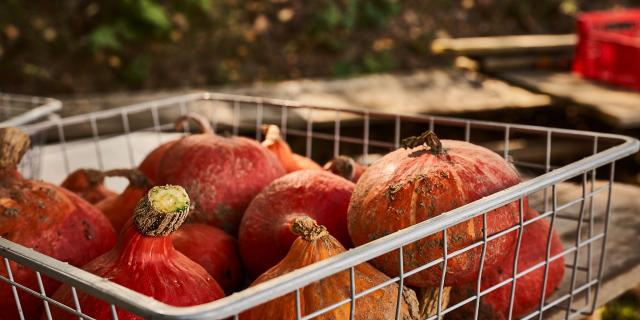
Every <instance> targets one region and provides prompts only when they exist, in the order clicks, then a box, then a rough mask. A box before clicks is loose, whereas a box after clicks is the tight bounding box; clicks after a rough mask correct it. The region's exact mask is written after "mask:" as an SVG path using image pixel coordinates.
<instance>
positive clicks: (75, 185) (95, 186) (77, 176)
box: [60, 169, 116, 204]
mask: <svg viewBox="0 0 640 320" xmlns="http://www.w3.org/2000/svg"><path fill="white" fill-rule="evenodd" d="M60 186H61V187H63V188H65V189H67V190H69V191H73V193H75V194H77V195H79V196H80V197H82V198H83V199H85V200H87V201H89V203H91V204H96V203H98V202H100V201H101V200H103V199H107V198H111V197H115V196H116V193H115V192H114V191H111V190H109V189H107V188H106V187H105V186H104V176H103V175H102V172H100V171H99V170H94V169H78V170H76V171H74V172H72V173H71V174H69V175H68V176H67V178H65V179H64V181H62V184H60Z"/></svg>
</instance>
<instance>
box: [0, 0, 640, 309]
mask: <svg viewBox="0 0 640 320" xmlns="http://www.w3.org/2000/svg"><path fill="white" fill-rule="evenodd" d="M632 7H636V8H637V7H640V0H590V1H587V0H583V1H579V0H537V1H533V0H531V1H521V0H431V1H419V0H408V1H399V0H315V1H303V0H270V1H267V0H264V1H249V0H248V1H243V0H181V1H178V0H164V1H160V0H114V1H81V0H77V1H71V0H66V1H43V0H31V1H20V0H3V1H0V91H3V92H10V93H19V94H28V95H38V96H52V97H55V98H58V99H60V100H62V101H63V103H64V108H63V109H62V110H61V111H60V112H59V113H60V115H62V116H67V115H72V114H78V113H83V112H88V111H95V110H97V109H104V108H111V107H115V106H122V105H126V104H129V103H132V102H136V101H143V100H149V99H152V98H157V97H158V95H161V96H167V95H176V94H181V93H184V92H188V91H191V90H194V89H206V90H214V91H218V90H223V91H234V90H235V91H237V92H240V93H244V94H251V95H264V96H276V97H279V98H288V99H296V100H300V99H301V100H305V99H306V98H311V101H312V102H314V103H315V102H317V101H320V100H322V102H328V103H331V104H337V105H347V106H354V107H363V108H372V109H376V108H377V109H382V110H387V111H388V110H392V111H398V110H401V108H408V107H409V106H411V109H410V110H409V109H407V111H408V112H420V113H429V114H445V115H455V116H463V117H468V118H473V119H489V120H495V121H503V122H517V123H528V124H537V125H542V126H554V127H564V128H572V129H582V130H592V131H605V132H615V133H621V134H627V135H631V136H635V137H640V92H639V91H637V90H636V91H634V90H632V89H623V88H619V87H614V86H609V85H606V84H602V83H593V82H578V81H579V80H578V77H576V76H575V75H572V74H571V73H570V64H571V62H570V60H562V59H563V58H562V57H566V56H568V57H569V59H571V57H572V55H573V48H574V46H575V40H571V41H568V43H569V45H563V47H562V48H561V49H560V52H561V53H562V54H561V55H560V58H558V56H554V57H552V58H549V57H547V56H544V57H543V58H544V59H540V57H539V56H536V57H535V58H534V59H533V60H531V59H530V53H529V52H528V51H526V52H523V51H519V52H517V53H516V56H518V57H525V58H526V59H525V60H513V59H511V60H508V61H507V60H505V59H504V55H503V54H502V52H501V50H503V49H504V48H503V47H502V44H503V42H504V41H497V42H496V43H499V44H500V45H498V46H496V47H492V48H490V50H489V51H491V52H492V54H493V53H495V52H497V54H496V56H497V57H498V58H497V59H494V57H491V56H490V55H487V54H486V53H479V54H478V55H479V56H480V57H474V56H473V55H468V54H467V53H466V52H465V50H458V49H454V50H452V51H453V54H448V55H442V54H436V53H435V52H434V50H432V41H433V40H434V39H457V38H464V37H483V36H507V35H535V34H552V35H553V34H556V35H571V34H574V33H575V32H576V18H577V17H578V16H579V14H580V13H582V12H587V11H593V10H618V9H624V8H632ZM497 39H501V38H497ZM507 42H508V41H507ZM461 43H462V42H461ZM545 47H548V45H547V44H544V43H541V44H540V48H545ZM456 50H457V52H456ZM534 51H535V50H534ZM545 52H546V51H545ZM476 53H477V52H476ZM487 56H490V57H489V58H487ZM510 58H513V57H510ZM527 59H529V60H527ZM505 61H506V62H505ZM514 61H515V65H517V67H522V66H523V65H525V67H524V69H526V70H524V71H522V70H518V71H515V72H514V71H513V70H512V69H513V68H512V67H513V65H514ZM521 61H525V63H524V64H522V63H521ZM531 61H534V62H533V63H530V62H531ZM541 61H542V62H544V63H540V62H541ZM637 62H638V61H636V63H637ZM531 64H535V65H536V66H537V67H539V66H540V65H541V64H542V65H544V66H543V67H542V68H541V69H545V70H546V71H542V73H540V72H538V71H536V70H532V69H536V68H537V67H536V68H532V67H531ZM549 66H551V67H552V68H549ZM549 69H553V70H551V71H549ZM558 72H560V73H558ZM380 74H385V75H390V76H384V77H383V76H380ZM300 79H315V80H313V82H308V81H305V80H301V81H299V82H295V81H296V80H300ZM343 79H346V80H345V81H344V82H340V81H342V80H343ZM291 80H293V81H294V82H282V81H291ZM580 81H581V80H580ZM279 83H280V84H283V83H284V84H286V85H278V84H279ZM268 84H271V86H268ZM390 84H391V85H390ZM265 85H267V86H266V87H265ZM238 88H245V89H242V90H240V89H238ZM246 88H250V89H246ZM292 88H294V89H292ZM366 88H370V89H369V91H367V89H366ZM371 88H372V89H371ZM238 90H239V91H238ZM292 92H293V93H292ZM159 93H160V94H159ZM385 94H387V95H385ZM583 96H585V97H586V98H584V97H583ZM318 97H320V98H318ZM583 98H584V99H583ZM318 99H320V100H318ZM385 108H386V109H385ZM616 174H617V177H616V178H617V179H618V180H619V181H621V182H623V183H626V184H628V185H630V186H631V187H630V188H634V189H633V190H634V191H633V193H630V194H631V196H628V197H626V198H625V199H622V198H623V197H620V199H622V200H620V201H627V202H624V203H629V205H628V206H627V207H628V208H631V209H633V210H635V211H636V213H637V211H638V210H637V208H638V206H637V205H636V204H637V201H638V199H639V198H640V197H638V196H637V195H640V156H639V155H637V154H636V155H635V156H633V157H630V158H628V159H625V160H624V161H622V162H620V165H619V166H618V167H616ZM616 201H619V200H618V199H616ZM631 209H630V210H631ZM636 223H637V222H636ZM632 267H633V265H632ZM593 319H629V320H638V319H640V289H635V290H632V291H629V292H627V293H625V294H623V295H622V297H621V298H619V299H616V300H614V301H612V302H610V303H609V304H607V306H606V307H604V308H602V309H600V310H599V312H598V314H596V315H594V317H593Z"/></svg>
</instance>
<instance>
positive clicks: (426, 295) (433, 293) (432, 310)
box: [417, 287, 451, 319]
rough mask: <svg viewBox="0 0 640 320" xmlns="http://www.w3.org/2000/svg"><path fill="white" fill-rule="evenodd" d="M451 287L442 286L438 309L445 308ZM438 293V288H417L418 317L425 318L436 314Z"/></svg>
mask: <svg viewBox="0 0 640 320" xmlns="http://www.w3.org/2000/svg"><path fill="white" fill-rule="evenodd" d="M450 292H451V287H444V288H442V301H441V302H442V303H441V305H440V311H442V310H444V309H446V308H447V306H448V305H449V293H450ZM439 294H440V288H437V287H429V288H419V289H418V292H417V296H418V301H419V302H420V316H421V317H420V318H421V319H427V318H430V317H432V316H434V315H436V314H438V295H439Z"/></svg>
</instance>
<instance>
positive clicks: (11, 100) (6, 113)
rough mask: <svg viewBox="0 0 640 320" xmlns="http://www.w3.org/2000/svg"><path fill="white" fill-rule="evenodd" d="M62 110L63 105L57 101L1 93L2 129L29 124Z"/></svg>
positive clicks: (0, 114) (0, 123)
mask: <svg viewBox="0 0 640 320" xmlns="http://www.w3.org/2000/svg"><path fill="white" fill-rule="evenodd" d="M60 108H62V103H61V102H60V101H58V100H56V99H52V98H42V97H33V96H24V95H16V94H7V93H2V92H0V127H4V126H19V125H23V124H27V123H30V122H33V121H35V120H37V119H39V118H43V117H45V116H47V115H49V114H51V113H53V112H56V111H58V110H60Z"/></svg>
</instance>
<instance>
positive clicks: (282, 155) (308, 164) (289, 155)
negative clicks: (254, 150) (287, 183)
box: [262, 125, 322, 172]
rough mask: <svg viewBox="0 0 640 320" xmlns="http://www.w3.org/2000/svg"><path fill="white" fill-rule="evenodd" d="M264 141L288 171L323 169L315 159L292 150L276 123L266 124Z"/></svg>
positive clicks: (264, 144) (263, 143)
mask: <svg viewBox="0 0 640 320" xmlns="http://www.w3.org/2000/svg"><path fill="white" fill-rule="evenodd" d="M264 136H265V137H264V141H262V145H263V146H265V147H266V148H267V149H269V150H270V151H271V152H273V154H274V155H275V156H276V157H277V158H278V160H280V163H281V164H282V167H283V168H284V170H285V171H287V172H293V171H297V170H304V169H313V170H321V169H322V167H320V165H319V164H317V163H315V162H314V161H313V160H311V159H309V158H307V157H304V156H301V155H299V154H297V153H293V151H291V147H289V144H288V143H287V142H286V141H284V140H283V139H282V136H281V135H280V128H278V126H276V125H266V126H264Z"/></svg>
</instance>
